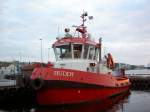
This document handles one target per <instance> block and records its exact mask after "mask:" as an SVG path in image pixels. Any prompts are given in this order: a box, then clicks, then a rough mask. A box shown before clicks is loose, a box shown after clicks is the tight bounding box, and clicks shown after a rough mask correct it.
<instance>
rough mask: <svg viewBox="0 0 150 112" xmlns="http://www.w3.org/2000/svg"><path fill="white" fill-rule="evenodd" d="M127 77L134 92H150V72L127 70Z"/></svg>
mask: <svg viewBox="0 0 150 112" xmlns="http://www.w3.org/2000/svg"><path fill="white" fill-rule="evenodd" d="M125 74H126V76H127V77H128V78H129V79H130V81H131V89H133V90H150V70H149V69H142V70H127V71H126V72H125Z"/></svg>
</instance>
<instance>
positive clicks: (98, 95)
mask: <svg viewBox="0 0 150 112" xmlns="http://www.w3.org/2000/svg"><path fill="white" fill-rule="evenodd" d="M128 90H129V87H128V86H126V87H120V88H79V89H78V88H62V89H61V88H55V89H54V88H50V89H43V90H39V91H38V92H37V101H38V103H39V104H40V105H61V104H77V103H84V102H93V101H102V100H104V99H106V98H109V97H113V96H116V95H119V94H121V93H123V92H126V91H128Z"/></svg>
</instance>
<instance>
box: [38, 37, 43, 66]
mask: <svg viewBox="0 0 150 112" xmlns="http://www.w3.org/2000/svg"><path fill="white" fill-rule="evenodd" d="M39 40H40V41H41V65H42V63H43V56H42V39H41V38H40V39H39Z"/></svg>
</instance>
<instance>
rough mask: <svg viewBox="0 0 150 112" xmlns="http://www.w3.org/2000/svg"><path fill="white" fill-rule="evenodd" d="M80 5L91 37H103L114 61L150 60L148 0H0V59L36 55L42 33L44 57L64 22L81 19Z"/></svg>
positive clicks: (26, 58)
mask: <svg viewBox="0 0 150 112" xmlns="http://www.w3.org/2000/svg"><path fill="white" fill-rule="evenodd" d="M83 9H84V10H85V11H88V14H89V15H92V16H93V17H94V19H93V20H91V21H87V23H86V24H87V25H88V31H89V32H90V33H91V34H92V38H95V40H98V38H99V37H102V38H103V48H104V49H105V51H104V50H103V52H111V53H112V55H113V57H114V60H115V62H123V63H129V64H147V63H149V62H150V1H149V0H0V61H12V60H14V59H15V60H19V57H21V61H40V40H39V39H40V38H42V39H43V44H44V45H43V58H44V61H45V62H47V60H48V59H47V58H48V48H51V44H52V43H53V42H54V41H55V38H56V37H57V36H58V34H59V35H61V34H63V28H65V27H70V28H71V26H72V25H80V23H81V21H80V14H81V13H82V12H83ZM58 29H59V31H58ZM50 60H52V61H54V60H55V58H54V54H53V50H52V48H51V49H50Z"/></svg>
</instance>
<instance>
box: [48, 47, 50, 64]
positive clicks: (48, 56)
mask: <svg viewBox="0 0 150 112" xmlns="http://www.w3.org/2000/svg"><path fill="white" fill-rule="evenodd" d="M49 51H50V48H48V61H49Z"/></svg>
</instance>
